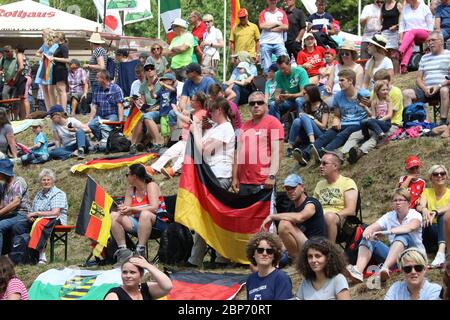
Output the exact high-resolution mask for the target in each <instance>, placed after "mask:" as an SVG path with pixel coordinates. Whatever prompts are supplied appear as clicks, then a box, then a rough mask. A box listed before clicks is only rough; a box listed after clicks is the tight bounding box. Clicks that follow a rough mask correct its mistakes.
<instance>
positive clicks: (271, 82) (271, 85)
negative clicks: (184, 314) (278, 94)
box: [264, 63, 278, 105]
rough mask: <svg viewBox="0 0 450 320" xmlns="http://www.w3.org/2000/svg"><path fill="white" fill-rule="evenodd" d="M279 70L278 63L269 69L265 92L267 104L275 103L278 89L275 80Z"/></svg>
mask: <svg viewBox="0 0 450 320" xmlns="http://www.w3.org/2000/svg"><path fill="white" fill-rule="evenodd" d="M277 71H278V66H277V64H276V63H274V64H272V65H271V66H270V67H269V71H268V72H267V74H266V83H265V85H264V86H265V88H264V94H265V99H266V104H267V105H271V104H274V103H275V91H276V89H277V81H276V80H275V73H276V72H277Z"/></svg>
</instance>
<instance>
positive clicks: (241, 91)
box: [223, 51, 258, 105]
mask: <svg viewBox="0 0 450 320" xmlns="http://www.w3.org/2000/svg"><path fill="white" fill-rule="evenodd" d="M236 58H237V59H236ZM242 62H245V63H248V66H247V73H248V75H249V76H248V77H247V78H246V79H245V83H242V85H241V86H239V85H237V84H236V83H235V81H237V80H238V79H239V76H240V75H241V74H240V71H239V69H238V68H237V66H238V65H239V64H241V63H242ZM234 63H235V64H236V68H235V69H234V70H233V72H232V73H231V76H230V79H229V80H228V81H226V82H224V83H223V84H224V85H227V86H229V87H228V88H227V90H226V91H225V94H226V98H227V100H233V102H234V103H236V104H237V105H242V104H246V103H247V102H248V96H249V95H250V93H251V92H252V91H254V87H253V85H252V81H253V79H254V78H255V77H256V76H257V75H258V71H257V69H256V66H255V64H254V61H253V59H252V58H251V57H250V54H249V53H248V52H245V51H241V52H238V54H237V55H236V57H235V59H234Z"/></svg>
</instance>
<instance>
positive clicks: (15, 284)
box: [0, 256, 28, 300]
mask: <svg viewBox="0 0 450 320" xmlns="http://www.w3.org/2000/svg"><path fill="white" fill-rule="evenodd" d="M0 270H1V272H0V300H28V291H27V287H25V285H24V283H23V282H22V281H21V280H20V279H19V278H17V276H16V271H15V270H14V264H13V263H12V261H11V260H10V259H9V258H8V257H7V256H0Z"/></svg>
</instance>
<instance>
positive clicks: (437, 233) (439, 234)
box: [422, 215, 445, 253]
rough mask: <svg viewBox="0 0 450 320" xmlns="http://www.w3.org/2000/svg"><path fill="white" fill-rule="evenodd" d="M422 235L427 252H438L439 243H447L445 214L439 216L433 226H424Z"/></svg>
mask: <svg viewBox="0 0 450 320" xmlns="http://www.w3.org/2000/svg"><path fill="white" fill-rule="evenodd" d="M422 237H423V241H422V242H423V245H424V246H425V249H426V250H427V252H428V253H432V252H436V251H437V249H438V245H439V244H441V243H445V231H444V215H440V216H438V217H437V223H433V224H432V225H431V226H428V227H426V228H423V230H422Z"/></svg>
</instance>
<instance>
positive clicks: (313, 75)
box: [297, 33, 326, 84]
mask: <svg viewBox="0 0 450 320" xmlns="http://www.w3.org/2000/svg"><path fill="white" fill-rule="evenodd" d="M304 39H305V44H304V45H303V50H302V51H300V52H299V53H298V54H297V65H298V66H302V67H303V68H305V70H306V72H307V73H308V77H309V81H310V82H311V83H314V84H317V83H319V70H320V69H321V68H323V67H324V65H325V64H324V56H325V52H326V50H325V48H323V47H321V46H318V45H317V41H316V38H314V35H313V34H312V33H307V34H306V35H305V37H304Z"/></svg>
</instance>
